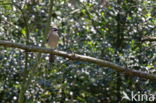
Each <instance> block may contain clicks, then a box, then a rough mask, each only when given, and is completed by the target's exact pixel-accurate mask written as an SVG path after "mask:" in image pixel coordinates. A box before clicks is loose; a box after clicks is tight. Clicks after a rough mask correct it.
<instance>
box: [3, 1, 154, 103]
mask: <svg viewBox="0 0 156 103" xmlns="http://www.w3.org/2000/svg"><path fill="white" fill-rule="evenodd" d="M51 2H52V3H53V5H50V0H2V1H0V15H1V16H0V22H1V23H0V39H1V40H6V41H12V42H16V43H23V44H27V45H36V46H45V45H44V44H45V40H46V36H47V30H48V29H49V24H48V23H51V25H52V26H57V27H58V28H59V34H60V37H61V39H60V43H59V47H58V49H59V50H63V51H66V52H73V53H78V54H83V55H89V56H93V57H96V58H100V59H104V60H108V61H111V62H113V63H116V64H119V65H122V66H125V67H127V68H130V69H136V70H140V71H144V72H149V73H155V70H156V62H155V61H156V48H155V45H156V44H155V42H142V38H143V37H145V36H156V35H155V32H156V18H155V17H156V15H155V9H154V8H155V6H156V2H155V0H136V1H135V0H109V1H108V0H107V5H102V4H100V3H101V2H99V1H96V0H76V1H75V0H51ZM50 6H51V7H52V11H51V12H50V8H49V7H50ZM49 15H50V16H51V18H50V19H48V17H49ZM49 21H50V22H49ZM26 55H27V53H26V51H22V50H18V49H10V48H4V47H0V102H1V103H6V102H9V103H15V102H17V99H18V97H19V91H20V88H21V84H22V81H23V79H24V75H25V66H26V65H27V69H28V71H30V72H29V75H32V78H31V82H30V83H29V85H28V86H29V88H28V89H27V91H26V93H25V101H26V103H37V102H38V103H41V102H43V103H52V102H54V103H55V102H61V103H64V102H65V103H68V102H75V103H79V102H80V103H104V102H108V103H109V102H110V103H111V102H119V101H120V100H121V97H122V96H121V93H122V92H123V91H124V92H126V93H128V94H129V93H130V92H131V91H134V92H138V91H141V92H149V93H154V92H155V84H154V82H152V81H149V80H144V79H141V78H137V77H129V76H126V75H124V74H120V75H118V74H117V73H116V71H114V70H112V69H111V68H103V67H100V66H97V65H94V64H89V63H86V62H85V63H84V62H81V61H71V60H68V59H66V58H62V57H57V59H56V61H55V63H54V64H53V65H52V66H51V65H49V62H48V59H47V58H48V54H41V55H40V58H39V54H38V53H28V61H27V62H26V61H25V60H26V59H25V57H26ZM38 59H40V60H38ZM36 64H37V66H36ZM34 65H35V66H34ZM33 69H34V71H33ZM122 102H126V100H125V101H122Z"/></svg>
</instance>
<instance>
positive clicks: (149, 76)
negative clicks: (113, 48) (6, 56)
mask: <svg viewBox="0 0 156 103" xmlns="http://www.w3.org/2000/svg"><path fill="white" fill-rule="evenodd" d="M0 46H4V47H12V48H19V49H23V50H26V51H27V52H40V53H51V54H54V55H58V56H63V57H66V58H69V59H71V60H80V61H85V62H91V63H94V64H97V65H100V66H103V67H109V68H112V69H114V70H116V71H118V72H122V73H124V74H127V75H130V76H138V77H140V78H146V79H150V80H156V75H153V74H148V73H145V72H141V71H136V70H132V69H128V68H124V67H123V66H120V65H117V64H114V63H111V62H109V61H105V60H101V59H96V58H93V57H90V56H84V55H79V54H71V53H69V54H68V53H67V52H64V51H58V50H53V49H48V48H43V47H37V46H26V45H23V44H17V43H11V42H7V41H0Z"/></svg>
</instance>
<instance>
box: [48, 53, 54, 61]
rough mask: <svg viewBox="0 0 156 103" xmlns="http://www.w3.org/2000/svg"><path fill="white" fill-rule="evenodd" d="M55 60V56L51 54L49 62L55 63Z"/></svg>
mask: <svg viewBox="0 0 156 103" xmlns="http://www.w3.org/2000/svg"><path fill="white" fill-rule="evenodd" d="M54 60H55V55H53V54H50V55H49V62H50V63H53V62H54Z"/></svg>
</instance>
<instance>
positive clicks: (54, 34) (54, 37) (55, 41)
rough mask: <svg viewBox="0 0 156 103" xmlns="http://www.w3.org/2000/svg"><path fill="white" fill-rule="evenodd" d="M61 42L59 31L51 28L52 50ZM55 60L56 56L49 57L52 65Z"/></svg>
mask: <svg viewBox="0 0 156 103" xmlns="http://www.w3.org/2000/svg"><path fill="white" fill-rule="evenodd" d="M58 41H59V35H58V29H57V28H51V29H50V31H49V33H48V38H47V42H48V46H49V47H50V48H51V49H56V48H57V45H58ZM54 60H55V55H53V54H50V55H49V62H50V63H52V62H54Z"/></svg>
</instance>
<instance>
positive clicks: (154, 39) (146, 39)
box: [142, 36, 156, 42]
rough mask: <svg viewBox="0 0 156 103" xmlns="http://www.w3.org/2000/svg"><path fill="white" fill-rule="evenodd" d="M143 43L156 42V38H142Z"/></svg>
mask: <svg viewBox="0 0 156 103" xmlns="http://www.w3.org/2000/svg"><path fill="white" fill-rule="evenodd" d="M142 41H143V42H145V41H150V42H152V41H156V37H151V36H147V37H144V38H142Z"/></svg>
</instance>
